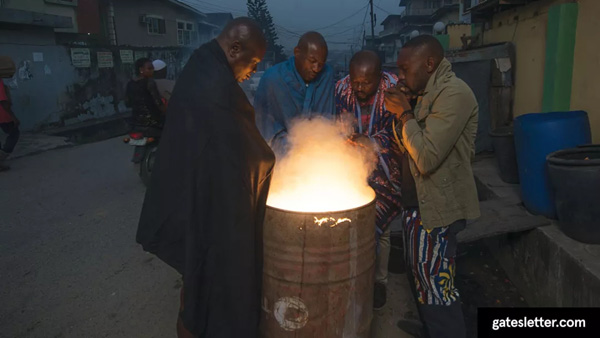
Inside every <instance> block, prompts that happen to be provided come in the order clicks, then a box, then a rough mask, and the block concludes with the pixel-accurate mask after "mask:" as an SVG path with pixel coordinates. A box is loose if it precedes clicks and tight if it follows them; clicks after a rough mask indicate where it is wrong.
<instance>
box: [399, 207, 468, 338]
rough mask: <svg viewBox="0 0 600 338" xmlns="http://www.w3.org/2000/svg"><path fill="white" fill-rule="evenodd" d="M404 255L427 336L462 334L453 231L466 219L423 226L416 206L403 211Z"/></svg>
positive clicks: (462, 325)
mask: <svg viewBox="0 0 600 338" xmlns="http://www.w3.org/2000/svg"><path fill="white" fill-rule="evenodd" d="M402 218H403V235H404V250H405V253H404V257H405V259H406V264H407V268H409V272H412V277H413V278H412V281H413V282H414V283H411V284H413V288H414V290H413V292H414V293H415V298H416V300H417V304H418V308H419V313H420V315H421V319H422V321H423V322H424V324H425V328H426V331H427V332H428V334H429V336H430V337H435V338H437V337H465V335H466V331H465V330H466V328H465V324H464V317H463V313H462V308H461V303H460V296H459V293H458V289H456V287H455V285H454V277H455V273H456V264H455V257H456V248H457V241H456V234H457V233H458V232H459V231H460V230H462V229H464V227H465V225H466V221H464V220H462V221H458V222H455V223H453V224H451V225H449V226H445V227H442V228H436V229H432V230H426V229H425V228H423V224H422V222H421V215H420V213H419V210H418V209H408V210H405V211H403V214H402Z"/></svg>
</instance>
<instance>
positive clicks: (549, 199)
mask: <svg viewBox="0 0 600 338" xmlns="http://www.w3.org/2000/svg"><path fill="white" fill-rule="evenodd" d="M514 127H515V146H516V150H517V162H518V165H519V179H520V181H521V198H522V200H523V203H524V204H525V207H526V208H527V209H528V210H529V211H530V212H532V213H534V214H537V215H543V216H546V217H549V218H556V208H555V206H554V196H553V194H552V189H551V186H550V179H549V176H548V168H547V166H546V156H548V154H550V153H552V152H555V151H557V150H562V149H566V148H573V147H577V146H579V145H582V144H588V143H591V142H592V136H591V131H590V121H589V119H588V115H587V113H586V112H584V111H570V112H554V113H534V114H526V115H521V116H519V117H517V118H516V119H515V122H514Z"/></svg>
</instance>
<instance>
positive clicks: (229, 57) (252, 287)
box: [137, 18, 275, 338]
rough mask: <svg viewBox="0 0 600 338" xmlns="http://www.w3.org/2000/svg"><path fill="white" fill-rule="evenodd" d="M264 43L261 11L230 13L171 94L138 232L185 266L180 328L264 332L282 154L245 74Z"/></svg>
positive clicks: (210, 333) (194, 333) (147, 246)
mask: <svg viewBox="0 0 600 338" xmlns="http://www.w3.org/2000/svg"><path fill="white" fill-rule="evenodd" d="M265 50H266V42H265V39H264V36H263V33H262V30H261V29H260V27H259V26H258V25H257V24H256V23H255V22H254V21H252V20H250V19H248V18H237V19H235V20H233V21H231V22H230V23H229V24H228V25H227V26H226V27H225V28H224V29H223V32H222V33H221V34H220V35H219V36H218V37H217V38H216V39H215V40H212V41H211V42H209V43H207V44H205V45H203V46H201V47H200V48H199V49H197V50H196V51H195V52H194V54H193V55H192V56H191V58H190V60H189V61H188V63H187V65H186V66H185V68H184V69H183V71H182V73H181V75H180V77H179V80H178V81H177V84H176V85H175V89H174V91H173V96H172V98H171V101H170V103H169V107H168V113H167V121H166V125H165V129H164V132H163V136H162V139H161V144H160V147H159V150H158V154H157V159H156V163H155V166H154V170H153V173H152V181H151V184H150V187H149V189H148V191H147V193H146V199H145V201H144V206H143V209H142V214H141V217H140V223H139V227H138V232H137V242H138V243H140V244H142V246H143V248H144V250H146V251H149V252H151V253H154V254H155V255H157V256H158V257H159V258H160V259H161V260H163V261H164V262H166V263H167V264H169V265H170V266H171V267H173V268H175V269H177V271H179V272H180V273H181V274H182V275H183V289H182V292H181V300H182V304H181V311H180V316H179V318H178V323H177V333H178V336H179V337H219V338H226V337H231V338H234V337H235V338H238V337H249V338H252V337H257V335H258V324H259V318H260V317H259V316H260V309H261V307H260V296H261V283H262V223H263V220H264V212H265V205H266V198H267V193H268V189H269V184H270V180H271V172H272V168H273V165H274V162H275V156H274V154H273V152H272V151H271V150H270V148H269V146H268V145H267V143H266V142H265V141H264V140H263V138H262V137H261V135H260V132H259V131H258V129H257V128H256V125H255V122H254V109H253V108H252V106H251V104H250V102H248V99H247V98H246V95H245V94H244V92H243V91H242V89H241V88H240V86H239V84H238V83H239V82H242V81H244V80H247V79H248V78H250V76H251V75H252V73H254V72H255V71H256V66H257V64H258V63H259V62H260V60H261V59H262V57H263V56H264V54H265Z"/></svg>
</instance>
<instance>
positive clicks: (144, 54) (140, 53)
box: [135, 50, 148, 60]
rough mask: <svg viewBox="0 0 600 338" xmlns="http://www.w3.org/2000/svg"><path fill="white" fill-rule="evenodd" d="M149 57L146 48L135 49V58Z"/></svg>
mask: <svg viewBox="0 0 600 338" xmlns="http://www.w3.org/2000/svg"><path fill="white" fill-rule="evenodd" d="M147 57H148V52H146V51H144V50H136V51H135V59H136V60H138V59H141V58H147Z"/></svg>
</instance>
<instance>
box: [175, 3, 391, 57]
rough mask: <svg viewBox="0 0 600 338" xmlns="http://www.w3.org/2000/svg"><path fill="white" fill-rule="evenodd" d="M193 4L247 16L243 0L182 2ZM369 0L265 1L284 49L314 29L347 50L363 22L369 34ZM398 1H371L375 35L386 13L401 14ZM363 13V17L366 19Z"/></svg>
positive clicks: (357, 41)
mask: <svg viewBox="0 0 600 338" xmlns="http://www.w3.org/2000/svg"><path fill="white" fill-rule="evenodd" d="M184 2H195V3H196V4H197V6H198V7H199V8H201V9H202V10H204V11H205V12H207V13H210V12H225V11H228V12H232V13H233V15H234V16H241V15H246V13H247V11H246V2H247V1H246V0H184ZM368 3H369V1H368V0H267V5H268V7H269V11H270V12H271V15H272V16H273V21H274V22H275V24H276V25H277V33H278V36H279V39H280V41H279V42H280V43H281V44H283V45H284V46H285V47H286V48H291V47H293V46H295V44H296V42H297V41H298V35H299V34H302V33H303V32H306V31H309V30H317V31H318V32H320V33H321V34H323V35H324V36H325V39H327V42H328V44H329V46H330V49H349V48H350V47H349V45H350V43H352V42H353V43H354V44H355V45H360V44H361V43H362V33H363V22H364V27H365V28H366V30H367V34H370V33H371V26H370V16H369V13H368V7H367V5H368ZM399 3H400V0H374V5H375V7H374V12H375V13H376V15H377V20H376V28H375V34H377V32H378V31H380V30H381V29H382V26H381V25H380V23H381V22H382V21H383V20H384V19H385V18H386V17H387V16H388V15H389V14H400V12H401V8H400V7H399V6H398V4H399ZM365 14H366V16H365Z"/></svg>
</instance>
